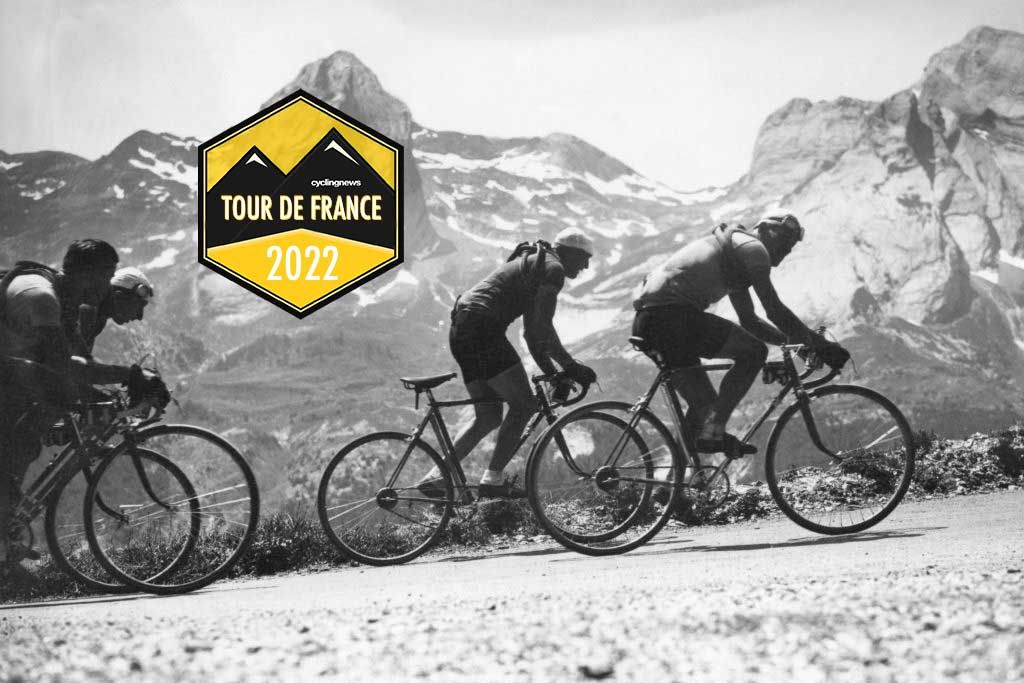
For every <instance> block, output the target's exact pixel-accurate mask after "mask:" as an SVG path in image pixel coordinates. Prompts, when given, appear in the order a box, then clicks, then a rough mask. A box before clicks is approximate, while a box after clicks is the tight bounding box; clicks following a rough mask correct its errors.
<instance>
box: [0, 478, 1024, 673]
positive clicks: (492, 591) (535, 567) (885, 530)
mask: <svg viewBox="0 0 1024 683" xmlns="http://www.w3.org/2000/svg"><path fill="white" fill-rule="evenodd" d="M1022 568H1024V493H1021V492H1019V491H1018V492H1013V493H1001V494H993V495H988V496H974V497H969V498H961V499H947V500H942V501H927V502H923V503H913V504H907V505H905V506H902V507H901V508H900V509H899V510H897V512H896V513H895V514H894V515H893V518H892V519H891V520H888V521H886V522H885V523H884V524H883V525H881V526H880V527H879V528H878V530H877V531H874V532H866V533H864V534H860V535H858V536H855V537H842V538H838V539H835V538H823V537H818V536H813V535H808V534H805V533H804V532H803V531H802V530H800V529H798V528H797V527H795V526H793V525H792V524H791V523H789V522H787V521H785V520H781V519H775V520H768V521H763V522H759V523H755V524H742V525H735V526H734V527H728V528H705V529H697V530H694V529H676V530H669V531H668V533H664V534H662V535H661V536H659V538H657V539H655V541H654V542H653V543H652V544H650V545H648V546H645V547H644V548H642V549H640V550H639V551H637V552H634V553H632V554H630V555H627V556H623V557H616V558H585V557H581V556H577V555H573V554H570V553H566V552H563V551H562V550H561V549H560V548H557V547H555V546H552V545H549V544H544V545H542V546H539V547H538V546H531V547H530V548H529V549H522V548H513V549H510V550H508V551H505V552H503V553H498V554H495V555H489V556H475V555H464V556H463V555H456V556H444V557H433V558H427V559H426V560H424V561H421V562H417V563H414V564H412V565H408V566H404V567H394V568H381V569H376V568H359V569H345V570H340V571H332V572H326V573H323V574H317V575H305V576H293V577H277V578H273V579H267V580H260V581H243V582H234V583H231V584H225V585H222V586H219V587H216V588H214V589H210V590H207V591H205V592H203V593H200V594H196V595H191V596H182V597H175V598H153V597H137V598H127V599H125V598H114V599H110V600H105V599H96V600H91V601H81V602H76V603H72V604H50V605H44V606H32V607H25V608H3V609H0V680H15V681H17V680H24V681H36V680H54V681H55V680H72V681H73V680H112V681H113V680H117V681H122V680H154V681H170V680H181V679H190V680H200V679H202V680H218V681H233V680H275V681H279V680H306V679H309V678H313V677H317V676H321V677H327V678H331V679H345V680H350V681H351V680H373V679H376V680H381V681H391V680H416V679H423V678H429V679H436V680H445V681H481V680H486V681H504V680H509V681H527V680H530V681H544V680H550V681H564V680H588V679H602V678H603V679H605V680H615V681H646V682H650V681H663V680H698V681H703V680H708V681H711V680H715V681H720V680H779V679H789V680H792V681H825V680H829V681H847V680H849V681H865V680H870V681H889V680H899V681H904V680H906V681H918V680H920V681H926V680H927V681H931V680H939V679H946V680H963V681H978V680H988V681H999V680H1024V578H1022V577H1024V575H1022V573H1021V569H1022Z"/></svg>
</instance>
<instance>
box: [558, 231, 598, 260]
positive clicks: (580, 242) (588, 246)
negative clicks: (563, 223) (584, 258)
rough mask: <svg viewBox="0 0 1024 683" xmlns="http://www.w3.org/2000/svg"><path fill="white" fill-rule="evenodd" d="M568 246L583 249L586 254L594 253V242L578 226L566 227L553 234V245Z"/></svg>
mask: <svg viewBox="0 0 1024 683" xmlns="http://www.w3.org/2000/svg"><path fill="white" fill-rule="evenodd" d="M558 245H561V246H563V247H570V248H572V249H579V250H580V251H584V252H586V253H587V255H588V256H593V255H594V242H593V240H591V239H590V238H589V237H587V234H586V233H585V232H583V231H582V230H580V229H579V228H566V229H565V230H563V231H562V232H560V233H558V234H557V235H555V246H558Z"/></svg>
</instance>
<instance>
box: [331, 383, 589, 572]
mask: <svg viewBox="0 0 1024 683" xmlns="http://www.w3.org/2000/svg"><path fill="white" fill-rule="evenodd" d="M456 376H457V375H456V373H454V372H451V373H447V374H444V375H437V376H433V377H417V378H410V377H402V378H400V379H401V382H402V384H403V385H404V386H405V388H406V389H410V390H412V391H414V392H415V393H416V407H417V408H419V400H420V394H426V397H427V412H426V414H425V415H424V416H423V419H422V420H421V421H420V423H419V425H417V427H416V428H415V429H414V430H413V432H412V433H411V434H404V433H401V432H378V433H375V434H368V435H366V436H363V437H361V438H359V439H356V440H355V441H353V442H351V443H349V444H348V445H346V446H345V447H343V448H342V449H341V450H340V451H338V452H337V454H335V456H334V457H333V458H332V459H331V461H330V463H329V464H328V465H327V468H326V469H325V470H324V474H323V476H322V478H321V480H320V485H319V488H318V490H317V514H318V516H319V518H320V523H321V525H322V526H323V528H324V531H325V533H326V534H327V537H328V538H329V539H330V540H331V542H332V543H333V544H334V545H335V546H336V547H337V548H338V549H339V550H341V551H342V552H343V553H344V554H345V555H346V556H347V557H349V558H351V559H353V560H357V561H359V562H363V563H365V564H371V565H378V566H383V565H391V564H401V563H404V562H408V561H410V560H412V559H414V558H416V557H419V556H420V555H422V554H423V553H424V552H426V551H427V550H428V549H429V548H430V547H431V546H432V545H433V544H434V543H435V541H436V540H437V538H438V537H439V536H440V535H441V533H442V532H443V531H444V529H445V527H446V526H447V524H448V522H449V520H450V518H451V516H452V513H453V510H454V509H456V508H459V507H463V506H467V505H471V504H473V503H474V502H475V501H476V500H477V499H478V495H477V494H478V491H477V489H478V488H479V487H478V486H476V485H472V484H469V483H468V482H467V481H466V475H465V472H464V471H463V469H462V463H461V462H459V460H458V459H457V458H456V457H455V454H454V445H453V442H452V438H451V436H450V434H449V431H448V427H447V425H446V424H445V421H444V417H443V415H442V413H441V409H442V408H451V407H457V406H467V405H473V404H476V403H485V402H489V401H477V400H474V399H462V400H456V401H439V400H437V399H435V398H434V394H433V389H435V388H437V387H438V386H440V385H442V384H444V383H445V382H447V381H449V380H451V379H453V378H455V377H456ZM562 380H563V376H562V375H560V374H556V375H538V376H535V377H533V378H532V382H533V390H534V396H535V398H536V403H537V410H536V412H535V413H534V414H533V416H532V417H531V418H530V421H529V422H528V424H527V426H526V428H525V429H524V431H523V434H522V436H521V437H520V438H519V441H518V442H517V444H516V447H515V452H519V450H520V449H521V448H522V447H523V444H525V443H526V442H527V441H528V440H529V438H530V436H531V435H532V434H533V432H534V431H535V430H536V429H537V426H538V425H539V424H540V423H541V421H542V420H544V421H546V422H547V424H551V423H553V422H554V421H555V420H556V417H557V416H556V414H555V410H556V409H557V408H559V407H562V406H566V405H570V404H572V403H576V402H578V401H580V400H582V399H583V397H584V396H585V395H586V388H583V389H582V391H581V392H580V393H579V394H578V395H576V396H574V397H572V398H571V399H569V398H564V399H563V398H549V397H548V395H547V394H546V393H545V390H544V386H543V385H544V384H551V385H557V384H558V383H559V382H561V381H562ZM428 425H429V426H430V427H431V428H432V430H433V432H434V435H435V437H436V438H437V443H438V444H439V446H440V450H441V454H440V455H439V454H438V452H437V450H436V449H435V448H434V447H433V446H431V445H430V444H429V443H427V442H426V441H424V440H423V438H422V437H423V434H424V432H425V431H426V429H427V426H428Z"/></svg>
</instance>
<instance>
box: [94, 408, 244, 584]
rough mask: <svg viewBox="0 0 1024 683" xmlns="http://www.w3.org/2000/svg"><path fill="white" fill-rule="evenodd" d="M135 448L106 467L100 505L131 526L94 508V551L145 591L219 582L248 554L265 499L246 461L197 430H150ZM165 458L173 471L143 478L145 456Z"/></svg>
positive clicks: (100, 478) (99, 481) (97, 493)
mask: <svg viewBox="0 0 1024 683" xmlns="http://www.w3.org/2000/svg"><path fill="white" fill-rule="evenodd" d="M134 443H135V444H136V445H134V446H133V447H132V448H130V449H127V450H125V451H123V452H121V453H120V454H118V455H116V456H114V457H113V458H111V459H110V460H108V461H106V462H104V463H103V465H101V467H100V468H99V470H98V471H97V476H96V481H95V483H94V485H93V494H92V495H93V496H94V500H102V501H103V502H104V504H105V505H107V506H108V507H109V508H110V509H112V510H121V511H122V512H123V513H124V514H125V515H126V523H124V524H120V525H119V524H117V523H116V520H109V521H112V522H115V523H114V524H108V523H106V522H107V521H108V519H107V517H106V515H105V514H104V513H103V512H102V510H101V509H100V507H99V506H98V505H95V504H94V505H92V506H91V509H90V519H88V520H87V523H91V524H92V525H93V535H94V536H95V539H94V538H92V537H90V545H93V542H95V545H94V550H95V551H96V552H97V554H98V556H99V559H100V560H101V562H102V563H103V564H104V565H105V566H107V567H108V568H109V569H110V571H111V572H112V573H114V574H115V575H116V576H118V577H120V578H122V579H123V580H125V581H127V582H128V583H130V584H132V585H135V586H137V587H139V588H141V589H143V590H150V591H152V592H159V593H177V592H184V591H188V590H194V589H196V588H199V587H201V586H204V585H206V584H208V583H210V582H211V581H214V580H216V579H217V578H219V577H220V576H222V575H223V574H224V573H226V572H227V571H228V569H230V567H231V565H232V564H234V562H235V561H237V559H238V558H239V557H240V556H241V554H242V553H243V552H245V549H246V548H247V547H248V544H249V542H250V541H251V539H252V535H253V533H254V531H255V527H256V521H257V518H258V511H259V494H258V491H257V490H256V486H255V478H254V477H253V475H252V472H251V470H250V469H249V467H248V465H247V464H246V463H245V461H244V459H243V458H242V456H241V455H240V454H239V453H238V452H237V451H235V450H234V449H233V448H232V447H231V446H230V444H227V442H225V441H223V440H222V439H220V438H219V437H218V436H216V435H215V434H212V433H211V432H208V431H206V430H202V429H199V428H195V427H188V426H172V427H156V428H152V429H150V430H143V431H142V432H140V433H139V434H137V435H136V436H135V437H134ZM146 451H148V452H150V453H153V454H158V456H157V457H158V458H159V459H160V461H161V462H163V463H164V466H163V469H164V470H166V471H162V472H161V471H155V472H150V471H149V468H143V471H142V472H139V471H138V467H137V460H138V456H139V454H140V453H142V452H146Z"/></svg>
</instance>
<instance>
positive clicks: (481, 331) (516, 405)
mask: <svg viewBox="0 0 1024 683" xmlns="http://www.w3.org/2000/svg"><path fill="white" fill-rule="evenodd" d="M527 251H528V253H525V254H524V255H522V256H519V257H517V258H513V259H510V260H509V261H508V262H507V263H505V264H503V265H502V266H500V267H499V268H498V269H497V270H495V271H494V272H492V273H491V274H490V275H488V276H487V277H486V278H484V279H483V280H482V281H481V282H479V283H478V284H477V285H476V286H474V287H473V288H471V289H470V290H469V291H467V292H466V293H465V294H463V295H462V296H460V297H459V298H458V299H456V301H455V306H454V308H453V309H452V326H451V331H450V334H449V344H450V346H451V351H452V355H453V356H454V357H455V360H456V362H457V363H458V364H459V369H460V370H461V371H462V380H463V382H465V384H466V390H467V391H468V392H469V395H470V397H472V398H474V399H476V400H478V401H486V400H487V399H493V402H487V403H477V404H475V405H474V411H475V414H474V416H473V421H472V422H470V424H469V425H467V426H466V427H465V429H463V430H462V431H461V432H460V433H459V434H458V435H457V436H456V438H455V443H454V446H455V456H456V457H457V458H458V459H459V460H462V459H463V458H465V457H466V456H467V455H468V454H469V452H470V451H472V450H473V448H474V447H476V445H477V444H478V443H479V442H480V441H481V439H483V438H484V437H485V436H487V435H488V434H490V433H491V432H492V431H494V430H495V429H496V428H497V429H498V436H497V443H496V444H495V447H494V454H493V456H492V457H491V460H490V463H489V464H488V466H487V471H486V472H485V473H484V475H483V478H482V479H481V481H480V489H479V491H480V495H481V496H483V497H488V498H523V497H525V495H526V494H525V491H523V490H522V489H520V488H518V487H516V486H515V485H514V480H509V479H506V478H505V477H504V470H505V466H506V465H508V462H509V460H511V458H512V456H513V454H514V449H515V446H516V443H517V441H518V439H519V437H520V435H521V434H522V432H523V429H524V428H525V427H526V423H527V421H528V420H529V418H530V415H532V414H533V411H534V407H535V406H534V404H533V394H532V392H531V390H530V383H529V381H528V380H527V377H526V371H525V370H524V368H523V364H522V361H521V360H520V358H519V354H517V353H516V350H515V348H514V347H513V346H512V344H511V343H510V342H509V340H508V338H507V337H506V336H505V333H506V330H507V329H508V326H509V325H510V324H511V323H512V321H514V320H515V319H516V318H518V317H519V316H523V336H524V337H525V338H526V345H527V348H528V349H529V351H530V355H531V356H533V359H534V361H536V363H537V366H538V367H539V368H540V370H541V372H544V373H546V374H553V373H554V372H555V366H554V364H553V362H552V361H554V362H556V363H558V365H559V366H561V368H562V370H563V371H564V372H565V373H566V375H567V376H568V377H569V378H570V379H571V380H573V381H574V382H576V383H578V384H581V385H586V386H589V385H590V384H591V383H592V382H594V381H595V380H596V379H597V375H596V373H594V371H593V370H592V369H590V368H589V367H587V366H586V365H583V364H582V363H578V362H576V361H575V360H573V358H572V356H571V355H569V353H568V352H567V351H566V350H565V347H563V346H562V342H561V341H560V340H559V338H558V333H557V332H556V331H555V328H554V325H553V324H552V319H553V318H554V315H555V306H556V303H557V299H558V293H559V292H560V291H561V289H562V285H563V284H564V283H565V278H569V279H573V278H576V277H577V276H579V274H580V273H582V272H583V271H584V270H586V268H587V266H588V265H589V263H590V257H591V256H592V255H593V254H594V246H593V242H592V241H591V240H590V238H589V237H587V235H586V234H585V233H584V232H583V231H582V230H579V229H577V228H566V229H565V230H562V231H561V232H560V233H558V235H556V236H555V241H554V246H553V247H552V246H550V245H547V244H546V243H543V242H538V243H537V244H536V245H535V248H533V249H530V250H527ZM501 402H504V403H507V404H508V411H507V412H506V413H505V416H504V419H503V418H502V403H501ZM429 484H430V482H429V481H428V482H426V483H425V484H423V485H421V486H422V488H423V490H424V492H425V493H428V494H430V493H431V492H434V493H435V494H436V491H434V490H433V489H430V487H429Z"/></svg>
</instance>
